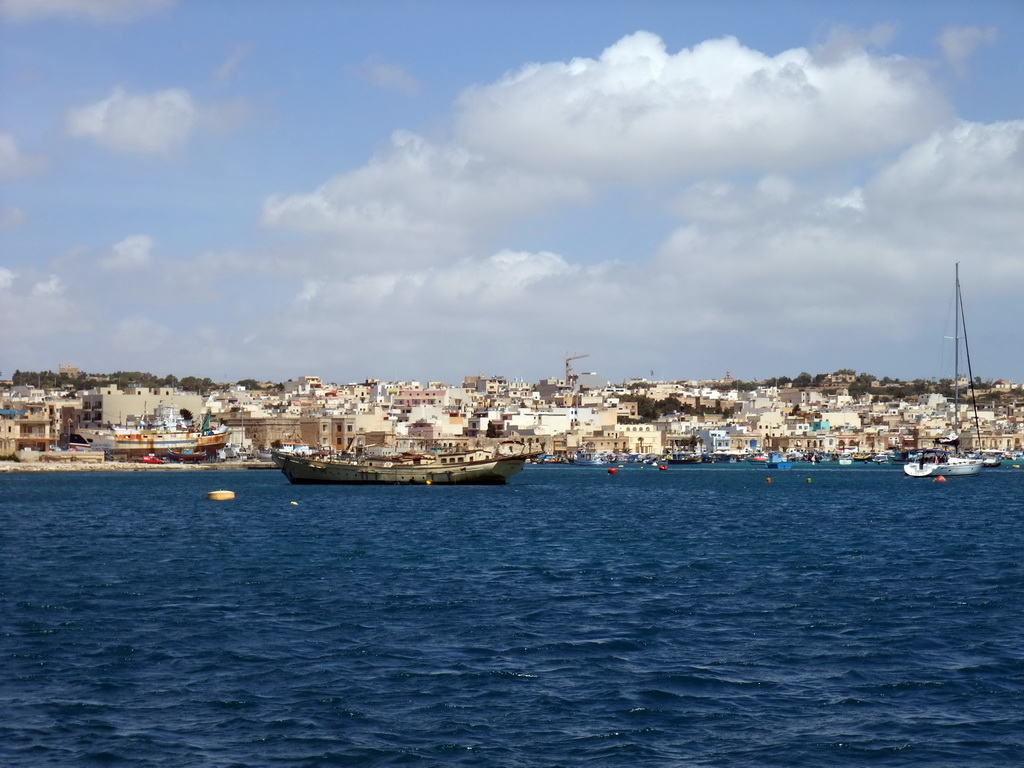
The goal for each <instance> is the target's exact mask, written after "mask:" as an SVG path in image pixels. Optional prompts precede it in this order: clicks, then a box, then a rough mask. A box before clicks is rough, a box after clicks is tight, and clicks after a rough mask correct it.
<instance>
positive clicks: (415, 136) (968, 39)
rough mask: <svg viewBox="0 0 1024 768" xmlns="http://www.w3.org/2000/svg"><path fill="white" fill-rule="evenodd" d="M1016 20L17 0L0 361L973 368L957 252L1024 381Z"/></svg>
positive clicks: (271, 373) (361, 374) (426, 369)
mask: <svg viewBox="0 0 1024 768" xmlns="http://www.w3.org/2000/svg"><path fill="white" fill-rule="evenodd" d="M1022 36H1024V3H1022V2H1019V0H973V2H971V3H964V2H960V0H956V1H952V0H949V1H947V0H931V1H930V2H926V3H925V2H911V1H910V0H907V1H905V2H892V0H886V1H885V2H881V1H876V0H856V1H855V2H845V1H840V0H837V1H836V2H828V1H827V0H822V1H820V2H819V1H816V0H815V1H812V0H802V1H798V0H790V1H788V2H787V1H785V0H779V1H778V2H773V1H772V0H763V1H761V0H759V1H756V2H755V1H754V0H743V1H741V0H721V1H720V2H714V3H709V2H698V1H696V0H695V1H692V2H691V1H687V0H677V1H675V2H670V1H669V0H658V1H652V0H631V2H629V3H625V2H611V1H610V0H560V1H559V2H550V1H548V0H515V1H514V2H513V1H512V0H493V1H491V2H482V1H480V0H431V2H421V1H420V0H415V1H414V0H406V1H404V2H403V1H400V0H393V1H390V0H378V1H377V2H370V0H365V1H364V2H356V1H354V0H353V1H352V2H346V1H343V0H337V1H336V0H293V1H291V2H285V0H0V377H9V376H10V375H11V374H13V372H14V371H15V370H22V371H37V370H54V371H55V370H57V368H58V366H60V365H62V364H69V365H74V366H77V367H78V368H79V369H80V370H82V371H86V372H96V373H101V372H113V371H146V372H150V373H154V374H157V375H167V374H174V375H176V376H179V377H184V376H199V377H209V378H211V379H213V380H215V381H237V380H240V379H247V378H255V379H258V380H270V381H284V380H287V379H294V378H298V377H301V376H305V375H316V376H321V377H323V378H324V379H325V380H326V381H333V382H350V381H362V380H365V379H367V378H375V379H385V380H417V381H421V382H428V381H441V382H444V383H449V384H458V383H461V381H462V379H463V377H464V376H467V375H478V374H483V375H489V376H505V377H507V378H510V379H522V380H526V381H538V380H540V379H542V378H547V377H558V376H562V375H564V372H565V358H566V357H577V356H578V357H579V359H577V360H574V361H573V362H572V366H573V371H574V372H584V371H587V372H590V371H593V372H597V373H598V374H600V375H601V376H603V377H605V378H607V379H608V380H610V381H612V382H620V381H626V380H630V379H633V378H649V379H660V380H674V379H709V378H711V379H713V378H720V377H723V376H725V375H726V374H727V373H728V374H731V375H732V376H733V377H735V378H738V379H743V380H757V379H764V378H770V377H777V376H790V377H795V376H797V375H798V374H800V373H802V372H808V373H811V374H816V373H830V372H833V371H836V370H839V369H853V370H855V371H858V372H868V373H872V374H874V375H876V376H879V377H882V376H890V377H893V378H902V379H915V378H950V377H951V376H952V375H953V353H952V347H953V341H952V338H951V337H955V336H958V335H961V334H957V333H956V332H955V331H954V314H953V303H954V302H953V295H954V291H953V287H954V280H955V274H956V269H957V264H959V275H960V282H961V285H962V290H963V307H964V313H965V320H966V333H967V338H968V340H969V342H970V358H971V368H972V373H973V375H975V376H979V377H981V378H982V379H986V380H987V379H1000V378H1002V379H1009V380H1012V381H1018V382H1020V381H1024V355H1022V354H1021V352H1022V348H1024V345H1022V342H1024V314H1022V312H1021V305H1022V302H1024V45H1022ZM584 356H586V357H584ZM961 369H962V370H963V366H962V367H961Z"/></svg>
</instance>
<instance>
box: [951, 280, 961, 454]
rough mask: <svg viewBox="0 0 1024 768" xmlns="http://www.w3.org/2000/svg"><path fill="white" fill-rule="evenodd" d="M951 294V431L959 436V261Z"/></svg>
mask: <svg viewBox="0 0 1024 768" xmlns="http://www.w3.org/2000/svg"><path fill="white" fill-rule="evenodd" d="M955 274H956V292H955V293H954V295H953V432H955V433H956V436H957V439H959V438H960V262H959V261H958V262H957V263H956V272H955Z"/></svg>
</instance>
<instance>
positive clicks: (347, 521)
mask: <svg viewBox="0 0 1024 768" xmlns="http://www.w3.org/2000/svg"><path fill="white" fill-rule="evenodd" d="M769 477H770V478H771V482H770V483H769V482H767V480H768V478H769ZM217 488H228V489H231V490H234V491H235V493H236V498H235V500H234V501H227V502H214V501H209V500H207V498H206V493H207V492H208V491H210V490H214V489H217ZM1022 489H1024V469H1019V470H1018V469H1013V468H1011V467H1002V468H999V469H994V470H986V471H985V472H984V473H983V474H982V475H981V476H980V477H977V478H953V479H951V480H950V481H948V482H945V483H935V482H932V481H929V480H916V479H910V478H904V477H903V475H902V473H901V472H900V471H899V469H898V468H882V467H878V468H876V467H852V468H835V469H828V468H822V467H813V468H810V469H806V470H801V469H799V468H796V469H793V470H790V471H779V472H775V473H774V474H772V473H770V472H769V471H767V470H765V469H764V468H756V467H755V468H747V467H742V466H731V467H671V468H670V469H669V470H668V471H664V472H660V471H658V470H657V469H654V468H651V467H645V468H639V467H624V468H623V469H621V470H620V471H619V473H618V474H617V475H614V476H613V475H609V474H607V473H606V472H605V471H604V470H602V469H600V468H589V467H546V466H545V467H528V468H527V469H526V470H525V471H524V472H523V473H522V474H520V475H518V476H516V477H515V478H513V480H512V482H511V483H510V484H509V485H508V486H505V487H497V488H495V487H489V488H468V487H467V488H460V487H454V488H451V487H438V486H414V487H405V486H402V487H330V486H291V485H289V484H288V483H287V481H286V480H285V479H284V478H283V477H282V476H281V475H280V474H279V473H277V472H273V471H266V472H253V471H248V472H245V471H237V472H236V471H221V472H199V471H196V472H132V473H74V474H57V473H50V474H14V475H5V476H0V519H2V526H0V537H2V538H0V556H2V557H0V630H2V634H0V652H2V659H3V669H2V674H0V764H3V765H5V766H66V765H90V764H103V765H110V764H122V765H131V766H185V765H188V766H256V765H282V766H340V765H343V766H393V765H394V766H399V765H401V766H408V765H424V766H427V765H473V766H480V765H486V766H524V767H529V768H538V767H540V766H584V765H590V766H612V765H616V766H618V765H622V766H814V767H815V768H817V767H818V766H862V765H866V764H869V763H877V764H884V765H914V766H921V765H948V766H979V767H981V766H984V767H985V768H992V767H993V766H1020V765H1024V564H1022V563H1024V534H1022V522H1024V505H1022V503H1021V492H1022Z"/></svg>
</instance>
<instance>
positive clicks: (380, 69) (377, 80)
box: [360, 58, 423, 96]
mask: <svg viewBox="0 0 1024 768" xmlns="http://www.w3.org/2000/svg"><path fill="white" fill-rule="evenodd" d="M360 73H361V74H362V76H363V78H364V79H365V80H366V81H367V82H369V83H371V84H372V85H374V86H376V87H377V88H380V89H382V90H385V91H396V92H398V93H403V94H405V95H406V96H416V95H418V94H419V93H420V91H421V90H422V89H423V84H422V83H421V82H420V81H419V80H418V79H417V78H415V77H413V76H412V75H410V74H409V73H408V72H406V71H405V70H404V69H402V67H400V66H398V65H397V64H391V63H389V62H386V61H381V60H379V59H375V58H374V59H368V60H367V61H365V62H363V66H362V67H361V69H360Z"/></svg>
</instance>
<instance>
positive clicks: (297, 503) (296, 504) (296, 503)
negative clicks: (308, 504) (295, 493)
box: [288, 501, 299, 507]
mask: <svg viewBox="0 0 1024 768" xmlns="http://www.w3.org/2000/svg"><path fill="white" fill-rule="evenodd" d="M288 503H289V504H294V505H295V506H296V507H297V506H299V502H297V501H290V502H288Z"/></svg>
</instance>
